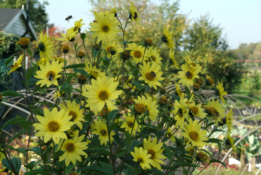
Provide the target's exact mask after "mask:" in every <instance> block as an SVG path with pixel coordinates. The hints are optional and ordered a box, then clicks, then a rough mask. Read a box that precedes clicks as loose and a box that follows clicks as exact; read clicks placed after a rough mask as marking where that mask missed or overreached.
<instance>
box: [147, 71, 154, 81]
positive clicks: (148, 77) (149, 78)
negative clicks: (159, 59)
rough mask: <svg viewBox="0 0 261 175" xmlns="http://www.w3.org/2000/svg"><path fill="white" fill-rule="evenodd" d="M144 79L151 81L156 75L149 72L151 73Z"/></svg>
mask: <svg viewBox="0 0 261 175" xmlns="http://www.w3.org/2000/svg"><path fill="white" fill-rule="evenodd" d="M145 77H146V79H147V80H149V81H153V80H154V78H155V77H156V74H155V72H153V71H151V72H148V73H146V75H145Z"/></svg>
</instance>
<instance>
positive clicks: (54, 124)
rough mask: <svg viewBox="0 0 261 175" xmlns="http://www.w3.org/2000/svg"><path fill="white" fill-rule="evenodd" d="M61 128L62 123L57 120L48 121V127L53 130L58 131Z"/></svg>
mask: <svg viewBox="0 0 261 175" xmlns="http://www.w3.org/2000/svg"><path fill="white" fill-rule="evenodd" d="M59 128H60V125H59V123H57V122H56V121H51V122H49V123H48V129H49V131H51V132H56V131H58V129H59Z"/></svg>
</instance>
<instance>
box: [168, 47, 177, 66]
mask: <svg viewBox="0 0 261 175" xmlns="http://www.w3.org/2000/svg"><path fill="white" fill-rule="evenodd" d="M169 57H170V58H171V60H172V62H173V64H174V66H175V67H176V68H177V69H179V64H178V62H177V60H176V59H175V50H174V49H170V50H169Z"/></svg>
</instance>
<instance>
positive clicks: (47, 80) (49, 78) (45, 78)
mask: <svg viewBox="0 0 261 175" xmlns="http://www.w3.org/2000/svg"><path fill="white" fill-rule="evenodd" d="M62 67H63V64H62V63H59V62H58V61H52V62H51V63H50V62H47V63H46V65H40V70H39V71H37V72H36V75H35V76H34V77H35V78H38V79H40V80H39V81H38V82H37V83H36V85H39V84H40V86H41V87H43V86H44V85H46V86H47V87H49V86H51V85H55V86H58V81H57V79H58V78H59V77H61V75H59V73H60V72H62V71H63V69H62Z"/></svg>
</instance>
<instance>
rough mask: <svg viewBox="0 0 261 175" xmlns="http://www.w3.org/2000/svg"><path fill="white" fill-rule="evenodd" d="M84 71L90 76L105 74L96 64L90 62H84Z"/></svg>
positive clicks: (95, 76) (96, 76)
mask: <svg viewBox="0 0 261 175" xmlns="http://www.w3.org/2000/svg"><path fill="white" fill-rule="evenodd" d="M85 71H86V72H87V73H88V74H89V75H91V77H92V78H95V79H96V78H98V77H102V76H105V73H104V72H102V71H101V70H100V69H98V68H97V67H96V66H92V65H91V64H88V63H87V62H86V63H85Z"/></svg>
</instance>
